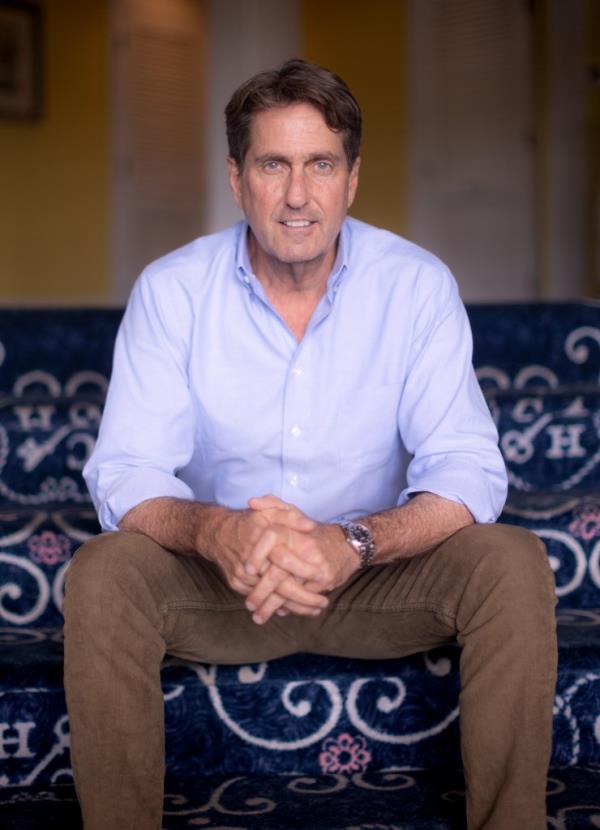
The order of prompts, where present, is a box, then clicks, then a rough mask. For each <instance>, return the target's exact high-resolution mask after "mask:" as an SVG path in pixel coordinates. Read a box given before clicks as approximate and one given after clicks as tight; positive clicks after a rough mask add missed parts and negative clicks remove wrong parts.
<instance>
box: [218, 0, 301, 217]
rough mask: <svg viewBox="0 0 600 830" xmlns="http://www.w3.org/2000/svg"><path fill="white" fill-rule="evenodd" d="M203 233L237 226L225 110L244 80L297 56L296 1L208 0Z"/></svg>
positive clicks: (298, 19)
mask: <svg viewBox="0 0 600 830" xmlns="http://www.w3.org/2000/svg"><path fill="white" fill-rule="evenodd" d="M208 19H209V29H210V39H209V47H208V77H209V78H210V89H209V93H208V113H207V118H206V123H207V125H208V137H207V157H206V170H207V181H206V185H207V190H206V193H207V204H206V211H205V230H206V232H207V233H212V232H214V231H217V230H220V229H221V228H224V227H227V226H228V225H230V224H232V223H233V222H236V221H238V219H239V218H240V216H241V214H240V212H239V211H238V209H237V208H236V206H235V204H234V202H233V199H232V197H231V193H230V192H229V185H228V183H227V161H226V160H227V141H226V138H225V118H224V115H223V112H224V109H225V106H226V104H227V102H228V100H229V98H230V97H231V94H232V93H233V92H234V90H235V89H236V88H237V87H238V86H239V85H240V84H241V83H242V82H243V81H245V80H246V79H247V78H249V77H251V76H252V75H254V74H255V73H256V72H260V71H262V70H264V69H271V68H273V67H276V66H278V65H279V64H281V63H283V61H285V60H287V59H288V58H291V57H297V56H298V54H299V51H300V12H299V0H210V3H209V9H208Z"/></svg>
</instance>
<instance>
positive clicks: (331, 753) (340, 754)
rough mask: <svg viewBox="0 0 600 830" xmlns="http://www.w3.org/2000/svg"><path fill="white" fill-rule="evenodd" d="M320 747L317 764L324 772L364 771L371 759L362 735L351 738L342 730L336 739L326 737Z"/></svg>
mask: <svg viewBox="0 0 600 830" xmlns="http://www.w3.org/2000/svg"><path fill="white" fill-rule="evenodd" d="M322 748H323V751H322V752H321V754H320V755H319V764H320V766H321V771H322V772H324V773H325V772H342V773H344V772H364V771H365V770H366V768H367V767H368V765H369V763H370V761H371V753H370V752H369V750H368V749H367V742H366V740H365V739H364V738H363V736H362V735H357V736H356V737H355V738H353V737H352V735H349V734H348V733H347V732H344V733H343V734H341V735H340V736H339V738H338V739H337V740H336V739H335V738H327V740H325V741H323V747H322Z"/></svg>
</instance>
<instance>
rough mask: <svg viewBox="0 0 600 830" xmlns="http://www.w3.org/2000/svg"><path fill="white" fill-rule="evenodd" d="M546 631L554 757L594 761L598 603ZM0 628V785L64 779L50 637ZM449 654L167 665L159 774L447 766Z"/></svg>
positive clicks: (454, 727) (454, 702) (598, 755)
mask: <svg viewBox="0 0 600 830" xmlns="http://www.w3.org/2000/svg"><path fill="white" fill-rule="evenodd" d="M558 630H559V681H558V687H557V691H556V702H555V717H554V736H555V740H554V749H553V756H552V760H553V764H555V765H568V766H574V765H583V766H588V765H591V764H596V765H600V740H599V731H600V726H599V724H600V671H599V667H600V610H597V611H592V610H578V609H575V610H565V611H563V612H561V613H560V615H559V629H558ZM1 635H2V638H1V642H2V647H1V648H0V724H6V728H5V730H4V732H3V734H2V737H1V739H0V743H2V741H4V742H5V755H6V756H7V757H5V758H4V759H3V760H1V761H0V783H1V784H4V785H8V784H10V785H12V786H15V785H22V784H24V783H30V784H31V785H34V784H35V786H38V787H39V786H49V785H50V784H51V783H52V782H53V781H54V779H55V777H56V776H57V775H58V776H62V777H63V778H64V777H65V776H68V775H70V761H69V740H68V735H69V730H68V723H67V719H66V709H65V702H64V693H63V689H62V642H61V634H60V631H47V630H46V631H44V630H36V629H31V628H29V629H27V628H25V629H10V630H4V631H3V632H1ZM458 657H459V650H458V648H456V647H447V648H444V649H438V650H436V651H433V652H429V653H426V654H419V655H414V656H412V657H409V658H406V659H402V660H388V661H368V660H350V659H341V658H329V657H321V656H315V655H306V654H298V655H294V656H292V657H286V658H282V659H280V660H273V661H271V662H270V663H268V664H259V665H251V666H250V665H249V666H207V665H203V664H192V663H185V662H181V661H174V660H169V659H168V660H167V661H166V662H165V665H164V667H163V670H162V682H163V692H164V696H165V721H166V745H167V759H168V770H169V775H170V776H171V777H172V778H174V779H175V780H178V781H185V780H187V779H189V780H197V779H199V778H202V777H203V776H206V775H234V774H238V773H239V774H252V775H254V774H272V773H275V772H280V773H283V772H287V773H294V772H303V773H306V774H308V775H319V774H323V773H329V774H343V775H346V774H351V773H355V772H357V773H358V772H367V771H369V772H370V771H376V770H382V769H389V768H391V767H395V768H397V767H403V768H406V767H412V768H414V767H420V768H429V769H436V768H444V769H453V768H460V763H461V761H460V752H459V724H458V718H457V712H458V710H457V706H458V691H459V675H458ZM19 724H21V726H19ZM19 730H21V732H19ZM0 756H1V750H0Z"/></svg>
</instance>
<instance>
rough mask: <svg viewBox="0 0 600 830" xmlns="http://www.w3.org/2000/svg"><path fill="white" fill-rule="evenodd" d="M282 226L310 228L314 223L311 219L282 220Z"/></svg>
mask: <svg viewBox="0 0 600 830" xmlns="http://www.w3.org/2000/svg"><path fill="white" fill-rule="evenodd" d="M281 224H282V225H285V227H286V228H308V227H310V225H312V224H313V223H312V222H311V221H310V219H282V220H281Z"/></svg>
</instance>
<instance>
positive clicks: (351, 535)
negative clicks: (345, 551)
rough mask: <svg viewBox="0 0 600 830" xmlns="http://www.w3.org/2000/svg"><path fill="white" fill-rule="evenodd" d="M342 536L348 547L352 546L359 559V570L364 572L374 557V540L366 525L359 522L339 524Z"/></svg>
mask: <svg viewBox="0 0 600 830" xmlns="http://www.w3.org/2000/svg"><path fill="white" fill-rule="evenodd" d="M340 527H341V528H342V530H343V531H344V536H345V537H346V541H347V542H348V544H349V545H352V547H353V548H354V550H355V551H356V553H357V554H358V557H359V559H360V570H361V571H364V570H366V569H367V568H369V567H370V566H371V565H372V564H373V557H374V556H375V540H374V539H373V534H372V533H371V531H370V530H369V528H368V527H366V525H363V524H360V522H340Z"/></svg>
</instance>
